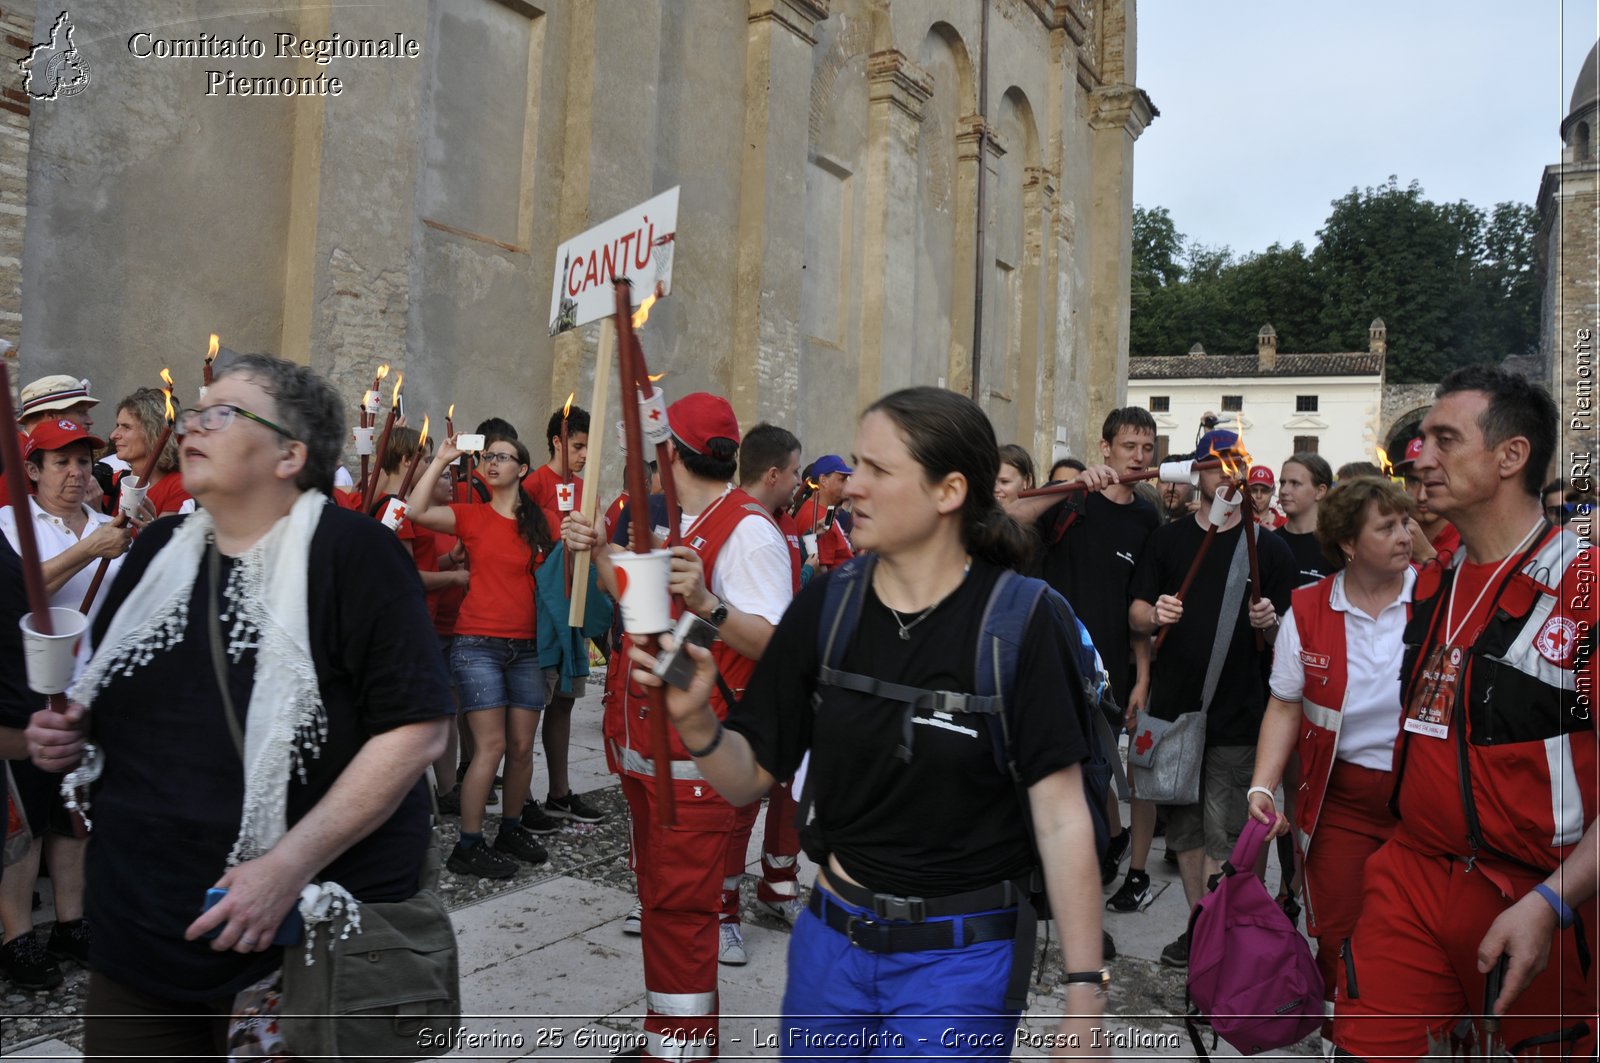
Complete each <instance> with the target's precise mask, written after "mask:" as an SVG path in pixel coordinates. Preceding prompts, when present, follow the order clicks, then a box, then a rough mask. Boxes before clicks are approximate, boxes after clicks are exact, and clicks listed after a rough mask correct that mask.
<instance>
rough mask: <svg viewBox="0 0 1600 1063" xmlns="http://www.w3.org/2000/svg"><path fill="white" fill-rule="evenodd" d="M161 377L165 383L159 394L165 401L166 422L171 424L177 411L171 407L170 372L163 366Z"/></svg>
mask: <svg viewBox="0 0 1600 1063" xmlns="http://www.w3.org/2000/svg"><path fill="white" fill-rule="evenodd" d="M161 379H162V380H163V381H165V382H166V385H167V386H166V387H164V388H162V389H161V394H162V397H163V398H165V399H166V402H167V423H168V424H171V423H172V422H173V420H174V419H175V418H176V417H177V413H176V411H174V410H173V408H172V373H171V372H169V371H168V370H167V369H166V368H165V367H163V368H162V370H161Z"/></svg>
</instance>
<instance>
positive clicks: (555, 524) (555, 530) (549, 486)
mask: <svg viewBox="0 0 1600 1063" xmlns="http://www.w3.org/2000/svg"><path fill="white" fill-rule="evenodd" d="M560 487H561V474H560V473H558V472H556V471H555V470H554V469H552V468H551V467H550V466H548V465H541V466H539V467H538V468H537V469H535V470H533V471H532V472H530V473H529V474H528V475H526V476H524V477H523V478H522V489H523V490H524V491H526V492H528V497H529V498H531V499H533V501H534V504H535V505H537V506H538V507H539V508H540V509H542V510H543V511H544V520H545V523H546V524H548V525H549V526H550V538H552V539H559V538H560V537H561V519H562V518H563V517H564V516H566V514H565V513H563V512H562V511H561V504H560V502H559V501H558V499H557V497H556V495H557V491H558V489H559V488H560ZM582 497H583V477H581V476H574V477H573V478H572V504H573V506H574V507H576V506H577V504H578V500H579V499H581V498H582Z"/></svg>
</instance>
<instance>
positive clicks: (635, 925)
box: [622, 901, 644, 937]
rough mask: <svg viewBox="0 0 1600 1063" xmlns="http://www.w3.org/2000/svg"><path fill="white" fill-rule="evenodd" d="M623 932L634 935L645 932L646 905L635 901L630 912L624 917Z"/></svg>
mask: <svg viewBox="0 0 1600 1063" xmlns="http://www.w3.org/2000/svg"><path fill="white" fill-rule="evenodd" d="M622 932H623V933H624V934H632V935H633V936H634V937H638V936H639V935H640V934H642V933H644V905H643V904H642V903H640V902H639V901H634V902H633V907H632V908H629V909H628V914H627V915H625V916H623V917H622Z"/></svg>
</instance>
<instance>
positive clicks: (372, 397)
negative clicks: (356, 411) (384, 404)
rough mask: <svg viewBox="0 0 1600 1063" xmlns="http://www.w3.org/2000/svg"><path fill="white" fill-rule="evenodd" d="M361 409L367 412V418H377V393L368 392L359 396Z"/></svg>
mask: <svg viewBox="0 0 1600 1063" xmlns="http://www.w3.org/2000/svg"><path fill="white" fill-rule="evenodd" d="M361 408H362V409H363V410H366V411H367V416H368V417H376V416H378V393H377V392H376V391H369V392H367V393H366V394H365V395H363V396H361Z"/></svg>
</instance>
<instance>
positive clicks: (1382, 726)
mask: <svg viewBox="0 0 1600 1063" xmlns="http://www.w3.org/2000/svg"><path fill="white" fill-rule="evenodd" d="M1416 582H1417V573H1416V570H1415V569H1413V568H1410V567H1407V568H1406V571H1405V582H1404V583H1403V584H1402V585H1401V588H1400V596H1399V597H1398V598H1396V599H1395V600H1394V601H1392V602H1390V603H1389V604H1388V605H1387V606H1385V607H1384V609H1383V611H1382V612H1380V613H1379V614H1378V615H1377V616H1375V617H1374V616H1368V615H1367V614H1366V613H1365V612H1363V611H1362V610H1361V609H1360V608H1358V607H1357V606H1356V605H1354V604H1353V603H1352V602H1351V601H1350V599H1349V598H1348V597H1346V596H1345V593H1344V573H1343V572H1340V573H1339V574H1338V575H1336V576H1334V577H1333V590H1332V593H1330V594H1329V596H1328V605H1329V606H1330V607H1331V608H1332V609H1333V610H1334V611H1335V612H1340V613H1343V614H1344V645H1345V658H1346V665H1345V668H1346V677H1345V696H1344V709H1343V711H1342V713H1341V715H1342V717H1343V718H1342V720H1341V721H1340V725H1339V744H1338V746H1337V752H1336V753H1335V756H1336V757H1337V758H1338V759H1339V760H1345V761H1349V762H1350V763H1351V764H1355V765H1358V766H1360V767H1363V768H1374V769H1376V770H1378V771H1392V770H1393V768H1394V740H1395V736H1396V735H1397V734H1399V733H1400V660H1401V658H1402V657H1403V656H1404V655H1405V639H1404V637H1403V636H1404V634H1405V628H1406V605H1407V604H1408V603H1410V601H1411V592H1412V588H1413V587H1415V586H1416ZM1305 685H1306V671H1305V665H1304V664H1302V663H1301V662H1300V629H1299V626H1298V625H1296V623H1295V620H1294V610H1293V609H1290V610H1289V611H1288V612H1287V613H1285V614H1284V616H1283V623H1282V625H1281V626H1280V627H1279V628H1278V638H1277V641H1276V642H1274V643H1273V647H1272V683H1271V688H1272V696H1273V697H1275V698H1277V699H1278V700H1280V701H1289V702H1295V701H1300V700H1301V697H1302V695H1303V694H1304V692H1305Z"/></svg>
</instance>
